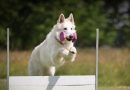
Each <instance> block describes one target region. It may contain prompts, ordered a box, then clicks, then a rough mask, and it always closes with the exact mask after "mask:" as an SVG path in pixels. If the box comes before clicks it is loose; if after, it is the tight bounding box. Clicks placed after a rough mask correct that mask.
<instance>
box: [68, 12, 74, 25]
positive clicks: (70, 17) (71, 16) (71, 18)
mask: <svg viewBox="0 0 130 90" xmlns="http://www.w3.org/2000/svg"><path fill="white" fill-rule="evenodd" d="M68 19H69V20H70V22H72V23H73V24H75V22H74V17H73V14H72V13H71V14H70V15H69V17H68Z"/></svg>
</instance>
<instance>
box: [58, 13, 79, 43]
mask: <svg viewBox="0 0 130 90" xmlns="http://www.w3.org/2000/svg"><path fill="white" fill-rule="evenodd" d="M56 28H57V29H56V32H57V35H56V37H57V39H58V40H59V41H60V42H61V43H62V44H63V43H65V42H75V41H76V40H77V33H76V30H75V22H74V18H73V14H70V15H69V17H68V18H65V17H64V15H63V14H61V15H60V16H59V19H58V21H57V24H56Z"/></svg>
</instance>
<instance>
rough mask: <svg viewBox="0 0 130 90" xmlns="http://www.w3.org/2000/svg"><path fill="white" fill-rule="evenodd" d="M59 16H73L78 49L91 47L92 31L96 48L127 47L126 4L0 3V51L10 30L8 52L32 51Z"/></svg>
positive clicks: (119, 0)
mask: <svg viewBox="0 0 130 90" xmlns="http://www.w3.org/2000/svg"><path fill="white" fill-rule="evenodd" d="M61 13H64V15H65V16H66V17H68V15H69V14H70V13H73V15H74V18H75V23H76V30H77V33H78V41H77V42H76V45H77V46H78V47H95V38H96V28H99V29H100V46H104V45H107V46H111V47H125V46H127V47H129V44H130V30H129V27H130V1H129V0H1V1H0V48H1V49H5V48H6V28H7V27H9V28H10V48H11V49H18V50H24V49H32V48H34V46H36V45H38V44H39V43H40V42H41V41H43V40H44V39H45V37H46V35H47V33H48V32H49V31H50V30H51V28H52V27H53V25H54V24H56V22H57V19H58V17H59V15H60V14H61Z"/></svg>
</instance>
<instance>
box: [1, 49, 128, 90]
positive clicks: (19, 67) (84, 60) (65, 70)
mask: <svg viewBox="0 0 130 90" xmlns="http://www.w3.org/2000/svg"><path fill="white" fill-rule="evenodd" d="M30 54H31V52H30V51H21V52H20V51H12V52H11V62H10V75H15V76H16V75H18V76H19V75H22V76H23V75H25V76H26V75H28V74H27V64H28V60H29V57H30ZM99 55H100V62H99V86H100V89H101V90H130V89H129V88H128V89H127V88H125V89H124V88H123V89H120V88H119V86H126V87H127V86H128V87H129V86H130V70H129V69H130V51H129V50H127V49H126V48H125V49H114V48H112V49H104V48H101V49H100V53H99ZM0 59H1V58H0ZM1 62H3V61H2V60H0V64H1V65H0V67H3V66H4V65H5V62H4V63H1ZM0 71H2V74H0V77H1V78H4V77H6V70H5V69H4V68H3V69H1V68H0ZM92 74H95V49H82V50H78V55H77V58H76V61H75V62H73V63H69V62H67V63H66V64H65V65H63V66H62V67H60V68H59V69H58V70H57V72H56V75H92ZM101 86H106V87H101ZM111 86H112V87H111ZM113 86H114V87H113ZM107 87H108V89H107ZM116 87H118V88H117V89H116ZM112 88H114V89H112Z"/></svg>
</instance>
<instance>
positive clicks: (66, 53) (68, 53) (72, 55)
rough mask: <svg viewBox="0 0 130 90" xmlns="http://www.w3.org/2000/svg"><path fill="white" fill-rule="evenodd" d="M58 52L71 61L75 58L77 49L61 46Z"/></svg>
mask: <svg viewBox="0 0 130 90" xmlns="http://www.w3.org/2000/svg"><path fill="white" fill-rule="evenodd" d="M60 54H61V55H62V56H63V57H64V58H65V59H66V60H70V61H71V62H73V61H74V60H75V57H76V54H77V50H76V48H75V47H72V48H70V50H67V49H65V48H62V49H61V50H60Z"/></svg>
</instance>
